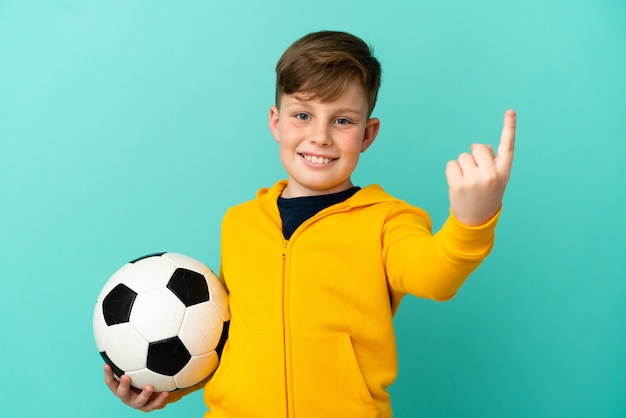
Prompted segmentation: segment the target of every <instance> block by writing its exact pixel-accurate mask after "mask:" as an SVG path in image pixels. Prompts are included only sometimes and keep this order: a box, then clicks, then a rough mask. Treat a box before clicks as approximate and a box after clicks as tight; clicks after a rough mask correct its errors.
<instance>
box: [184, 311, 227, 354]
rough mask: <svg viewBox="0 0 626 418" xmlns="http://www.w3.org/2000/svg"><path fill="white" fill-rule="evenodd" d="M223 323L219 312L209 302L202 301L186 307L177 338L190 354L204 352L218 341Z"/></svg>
mask: <svg viewBox="0 0 626 418" xmlns="http://www.w3.org/2000/svg"><path fill="white" fill-rule="evenodd" d="M223 327H224V323H223V321H222V317H221V315H220V313H219V312H218V311H217V310H216V309H215V305H213V304H212V303H211V302H203V303H199V304H197V305H194V306H190V307H188V308H187V312H186V313H185V319H184V320H183V325H182V327H181V329H180V332H179V334H178V336H179V338H180V339H181V341H182V342H183V344H185V347H187V350H189V353H190V354H191V355H192V356H195V355H199V354H205V353H207V352H210V351H212V350H215V347H216V346H217V344H218V343H219V341H220V337H221V335H222V329H223Z"/></svg>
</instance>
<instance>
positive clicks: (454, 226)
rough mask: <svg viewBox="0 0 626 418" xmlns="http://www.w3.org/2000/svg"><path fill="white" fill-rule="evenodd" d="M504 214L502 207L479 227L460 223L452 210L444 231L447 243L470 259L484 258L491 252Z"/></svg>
mask: <svg viewBox="0 0 626 418" xmlns="http://www.w3.org/2000/svg"><path fill="white" fill-rule="evenodd" d="M501 212H502V205H500V208H499V209H498V211H497V212H496V214H495V215H493V217H492V218H491V219H489V220H488V221H487V222H485V223H484V224H482V225H478V226H467V225H465V224H463V223H461V221H459V220H458V219H457V218H456V217H455V216H454V213H453V212H452V210H450V217H448V220H447V221H446V223H445V225H444V228H443V230H444V231H446V232H445V236H446V241H448V244H449V245H450V247H451V248H452V249H453V250H454V252H455V253H457V254H459V255H464V256H469V257H484V256H486V255H487V254H489V252H490V251H491V248H492V247H493V241H494V237H495V229H496V225H497V224H498V219H499V218H500V213H501Z"/></svg>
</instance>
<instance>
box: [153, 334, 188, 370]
mask: <svg viewBox="0 0 626 418" xmlns="http://www.w3.org/2000/svg"><path fill="white" fill-rule="evenodd" d="M189 359H191V354H189V351H187V348H185V345H184V344H183V342H182V341H181V340H180V338H178V337H173V338H168V339H167V340H162V341H157V342H154V343H150V345H149V347H148V361H147V365H148V369H150V370H152V371H153V372H156V373H160V374H164V375H166V376H174V375H175V374H176V373H178V372H179V371H181V370H182V369H183V367H185V365H187V363H188V362H189Z"/></svg>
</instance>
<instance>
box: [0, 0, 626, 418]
mask: <svg viewBox="0 0 626 418" xmlns="http://www.w3.org/2000/svg"><path fill="white" fill-rule="evenodd" d="M320 29H336V30H345V31H350V32H353V33H355V34H356V35H359V36H361V37H362V38H364V39H365V40H366V41H367V42H369V43H371V45H373V47H374V49H375V51H376V54H377V56H378V57H379V59H380V60H381V62H382V64H383V70H384V81H383V86H382V90H381V93H380V99H379V103H378V106H377V108H376V109H375V112H374V115H375V116H377V117H379V118H380V119H381V120H382V128H381V132H380V135H379V137H378V139H377V141H376V142H375V143H374V145H373V147H372V148H370V149H369V150H368V152H366V153H365V154H364V155H363V158H362V160H361V163H360V167H359V168H358V169H357V172H356V173H355V176H354V181H355V183H357V184H359V185H361V186H363V185H366V184H369V183H379V184H381V185H382V186H383V187H385V188H386V189H387V190H388V191H390V192H391V193H393V194H395V195H396V196H398V197H400V198H403V199H405V200H407V201H409V202H411V203H414V204H416V205H418V206H421V207H423V208H424V209H426V210H428V211H429V212H430V214H431V216H432V218H433V222H434V225H435V228H436V229H438V228H439V227H440V226H441V224H442V223H443V221H444V220H445V218H446V216H447V214H448V201H447V189H446V182H445V177H444V167H445V164H446V162H447V161H448V160H450V159H454V158H456V156H457V155H458V154H459V153H461V152H463V151H466V150H467V149H468V148H469V146H470V144H471V143H472V142H488V143H492V144H494V145H495V144H497V142H498V139H499V132H500V129H501V124H502V116H503V114H504V111H505V110H506V109H507V108H515V109H516V110H517V112H518V143H517V150H516V161H515V165H514V170H513V177H512V179H511V182H510V184H509V189H508V191H507V195H506V197H505V210H504V212H503V215H502V218H501V222H500V224H499V226H498V231H497V243H496V247H495V249H494V251H493V254H492V255H491V257H490V258H489V259H488V260H487V261H486V262H485V263H484V264H483V265H482V267H481V268H480V269H479V270H478V271H477V272H476V273H475V274H474V275H473V276H472V278H471V279H470V280H469V281H468V283H467V285H466V286H465V287H464V288H463V289H462V290H461V292H460V293H459V295H458V296H457V297H456V298H455V299H454V300H452V301H451V302H448V303H444V304H439V303H435V302H431V301H425V300H419V299H415V298H407V299H405V301H404V302H403V305H402V306H401V307H400V310H399V312H398V315H397V317H396V325H397V333H398V342H399V354H400V373H399V377H398V380H397V382H396V383H395V384H394V385H393V386H392V388H391V392H392V397H393V405H394V408H395V415H396V416H398V417H418V416H419V417H624V416H626V303H625V302H626V271H625V269H626V245H625V244H624V238H625V236H626V220H625V214H626V185H625V183H626V182H625V180H626V163H625V158H626V134H625V133H624V132H625V130H624V121H625V117H624V114H625V113H626V4H625V3H624V2H623V1H619V0H596V1H591V0H589V1H582V0H528V1H525V2H521V1H510V0H504V1H489V0H475V1H471V2H470V1H452V0H438V1H435V0H430V1H425V0H417V1H415V0H411V1H409V0H406V1H399V0H389V1H385V2H381V1H364V0H350V1H337V0H333V1H330V0H319V1H317V2H300V1H289V2H288V1H284V0H283V1H275V2H256V1H252V0H241V1H230V2H226V1H220V2H207V1H185V2H176V3H175V2H163V1H106V2H104V1H100V2H97V1H93V0H83V1H70V0H65V1H63V0H58V1H54V0H40V1H17V0H14V1H12V0H1V1H0V199H1V202H0V215H1V216H0V256H1V257H2V258H1V261H2V273H1V276H2V277H1V283H2V285H1V286H2V288H1V290H0V324H1V327H2V344H0V360H1V361H2V370H3V379H2V383H0V390H1V393H2V394H3V400H2V401H1V402H0V416H2V417H11V418H19V417H34V416H50V417H64V416H77V417H94V418H96V417H109V416H116V417H126V416H128V417H130V416H139V415H138V414H140V413H139V412H136V411H133V410H131V409H129V408H128V407H125V406H124V405H122V404H121V403H120V402H118V401H117V400H116V399H115V398H114V397H113V396H112V395H111V394H110V393H109V392H108V389H107V388H106V387H105V385H104V384H103V383H102V363H101V359H100V357H99V356H98V353H97V350H96V348H95V344H94V342H93V336H92V328H91V317H92V309H93V305H94V302H95V298H96V296H97V295H98V293H99V291H100V288H101V287H102V285H103V284H104V282H105V281H106V280H107V279H108V277H109V276H110V275H111V274H112V273H113V272H114V271H115V270H117V268H119V267H120V266H121V265H122V264H123V263H125V262H126V261H127V260H129V259H131V258H134V257H137V256H140V255H143V254H146V253H150V252H154V251H165V250H169V251H177V252H182V253H185V254H188V255H191V256H194V257H196V258H199V259H200V260H202V261H204V262H205V263H206V264H208V265H210V266H212V267H213V268H214V269H217V268H218V263H219V227H220V221H221V217H222V215H223V213H224V211H225V210H226V209H227V208H228V207H229V206H231V205H233V204H235V203H238V202H241V201H243V200H248V199H250V198H252V197H253V196H254V194H255V192H256V190H257V188H259V187H263V186H268V185H271V184H273V183H274V181H275V180H276V179H279V178H284V177H285V174H284V172H283V170H282V167H281V166H280V163H279V160H278V156H277V149H276V144H275V143H274V142H273V140H272V137H271V135H270V133H269V131H268V129H267V115H268V111H269V106H270V105H272V104H273V94H274V72H273V71H274V65H275V62H276V60H277V59H278V58H279V56H280V54H281V53H282V51H283V50H284V49H285V48H286V47H287V46H288V45H289V44H290V43H291V42H293V41H294V40H295V39H297V38H299V37H300V36H302V35H304V34H305V33H308V32H310V31H314V30H320ZM322 401H323V400H322ZM204 410H205V408H204V405H203V403H202V397H201V394H200V393H196V394H193V395H191V396H190V397H188V398H185V400H183V401H182V402H179V403H177V404H173V405H170V406H168V407H167V408H166V409H165V410H163V411H158V412H155V413H154V415H155V416H157V417H158V416H161V417H166V416H169V417H179V416H183V415H185V416H197V417H200V416H202V414H203V412H204Z"/></svg>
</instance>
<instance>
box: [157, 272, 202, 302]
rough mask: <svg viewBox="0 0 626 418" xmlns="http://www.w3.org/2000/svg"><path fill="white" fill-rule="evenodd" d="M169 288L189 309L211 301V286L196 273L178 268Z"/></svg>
mask: <svg viewBox="0 0 626 418" xmlns="http://www.w3.org/2000/svg"><path fill="white" fill-rule="evenodd" d="M167 287H168V288H169V289H170V290H171V291H172V292H173V293H174V294H175V295H176V296H177V297H178V299H180V300H181V302H183V303H184V304H185V306H187V307H189V306H192V305H196V304H198V303H202V302H206V301H208V300H209V299H210V294H209V286H208V285H207V282H206V279H205V278H204V276H203V275H202V274H200V273H198V272H196V271H191V270H187V269H185V268H177V269H176V271H174V274H172V278H171V279H170V281H169V283H168V284H167Z"/></svg>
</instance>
